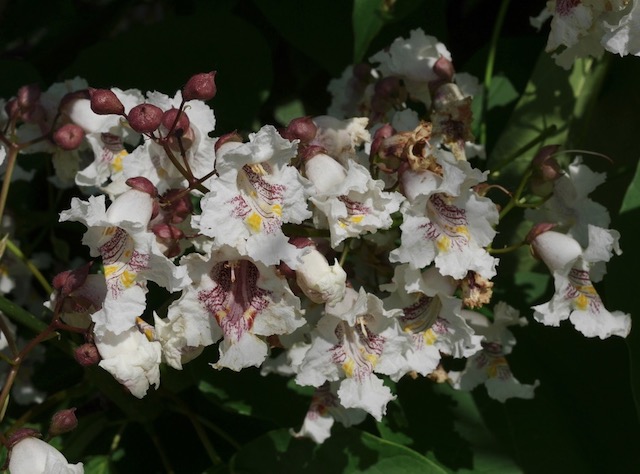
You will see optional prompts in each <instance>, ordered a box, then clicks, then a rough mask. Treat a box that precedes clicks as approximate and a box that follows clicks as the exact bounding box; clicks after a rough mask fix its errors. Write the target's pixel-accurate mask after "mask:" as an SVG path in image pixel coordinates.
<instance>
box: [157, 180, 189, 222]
mask: <svg viewBox="0 0 640 474" xmlns="http://www.w3.org/2000/svg"><path fill="white" fill-rule="evenodd" d="M178 195H180V197H177V196H178ZM162 198H163V200H164V201H165V202H167V203H168V204H167V205H165V206H164V207H163V211H164V212H165V214H166V215H170V216H171V217H170V218H169V221H170V222H171V223H172V224H179V223H180V222H182V221H183V220H185V218H186V217H187V216H189V215H191V213H192V212H193V204H192V203H191V199H190V198H189V195H188V194H185V193H184V189H170V190H168V191H167V192H166V193H164V195H163V196H162Z"/></svg>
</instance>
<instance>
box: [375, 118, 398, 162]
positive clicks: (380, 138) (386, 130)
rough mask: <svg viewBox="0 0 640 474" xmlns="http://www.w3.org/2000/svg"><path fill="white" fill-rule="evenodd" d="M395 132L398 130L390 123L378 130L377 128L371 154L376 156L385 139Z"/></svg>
mask: <svg viewBox="0 0 640 474" xmlns="http://www.w3.org/2000/svg"><path fill="white" fill-rule="evenodd" d="M394 133H396V131H395V130H394V129H393V127H392V126H391V125H389V124H388V123H386V124H384V125H383V126H382V127H380V128H379V129H378V130H376V133H375V134H374V135H373V140H372V142H371V156H376V155H377V154H378V150H379V149H380V147H381V146H382V144H383V143H384V141H385V140H386V139H387V138H389V137H390V136H392V135H393V134H394Z"/></svg>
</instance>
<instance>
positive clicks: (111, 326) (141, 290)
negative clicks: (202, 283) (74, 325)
mask: <svg viewBox="0 0 640 474" xmlns="http://www.w3.org/2000/svg"><path fill="white" fill-rule="evenodd" d="M152 207H153V200H152V198H151V196H149V195H148V194H146V193H144V192H141V191H138V190H135V189H130V190H129V191H127V192H125V193H124V194H122V195H120V196H119V197H118V198H117V199H116V200H115V201H114V202H113V203H112V204H111V205H110V206H109V209H106V205H105V196H98V197H94V196H91V197H89V200H88V201H81V200H80V199H77V198H74V199H73V200H72V201H71V209H68V210H66V211H63V212H62V213H61V214H60V221H61V222H62V221H79V222H82V223H83V224H84V225H85V226H87V228H88V230H87V232H86V233H85V234H84V237H83V238H82V243H84V244H85V245H87V246H88V247H89V248H90V251H91V255H92V256H101V257H102V263H103V265H104V278H105V279H106V284H107V294H106V297H105V300H104V302H103V304H102V308H101V309H100V310H98V311H97V312H96V313H94V314H93V315H92V319H93V322H94V323H95V327H94V332H95V334H96V336H98V337H101V336H102V334H104V332H105V331H107V330H108V331H110V332H112V333H114V334H120V333H121V332H123V331H126V330H128V329H130V328H132V327H133V326H134V325H135V318H136V317H138V316H140V315H141V314H142V312H143V311H144V309H145V295H146V292H147V289H146V282H147V280H151V281H155V282H156V283H158V284H159V285H160V286H163V287H165V288H167V289H168V290H169V291H175V290H178V289H180V288H182V287H183V286H184V285H186V284H188V282H189V278H188V276H187V275H186V271H185V269H184V268H181V267H176V266H175V265H174V264H173V263H172V262H171V261H170V260H169V259H167V258H166V257H165V256H164V255H163V254H162V253H161V251H160V249H159V248H158V244H157V243H156V238H155V235H154V234H153V233H151V232H149V231H148V230H147V225H148V223H149V220H150V219H151V213H152Z"/></svg>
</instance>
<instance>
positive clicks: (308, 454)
mask: <svg viewBox="0 0 640 474" xmlns="http://www.w3.org/2000/svg"><path fill="white" fill-rule="evenodd" d="M229 467H230V471H231V472H232V473H249V472H282V473H298V472H304V473H316V472H317V473H323V474H324V473H327V472H331V473H344V474H346V473H378V474H381V473H385V474H387V473H389V474H393V473H398V474H413V473H415V474H443V473H446V472H447V471H446V470H445V469H444V468H442V467H441V466H440V465H438V464H437V463H436V462H434V461H431V460H429V459H427V458H425V457H424V456H421V455H419V454H418V453H416V452H415V451H412V450H410V449H408V448H406V447H404V446H401V445H399V444H396V443H393V442H390V441H387V440H384V439H381V438H378V437H377V436H373V435H371V434H369V433H366V432H363V431H360V430H357V429H353V428H351V429H345V428H342V427H341V426H334V427H333V433H332V436H331V438H329V439H328V440H327V441H325V442H324V443H323V444H321V445H316V444H315V443H313V442H312V441H310V440H308V439H296V438H294V437H293V436H292V435H291V434H290V433H289V431H288V430H285V429H280V430H275V431H270V432H268V433H266V434H265V435H263V436H261V437H259V438H257V439H255V440H253V441H252V442H250V443H248V444H246V445H245V446H244V447H243V448H242V449H241V450H240V451H238V452H237V453H236V454H235V455H234V456H233V458H232V459H231V461H230V463H229Z"/></svg>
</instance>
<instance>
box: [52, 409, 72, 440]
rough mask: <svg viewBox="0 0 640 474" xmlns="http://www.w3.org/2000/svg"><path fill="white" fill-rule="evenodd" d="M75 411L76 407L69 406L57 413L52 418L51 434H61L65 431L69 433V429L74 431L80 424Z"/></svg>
mask: <svg viewBox="0 0 640 474" xmlns="http://www.w3.org/2000/svg"><path fill="white" fill-rule="evenodd" d="M75 411H76V409H75V408H68V409H66V410H60V411H59V412H57V413H55V414H54V415H53V417H52V418H51V425H50V426H49V434H50V435H51V436H59V435H61V434H64V433H68V432H69V431H73V430H74V429H75V428H76V426H78V419H77V418H76V414H75Z"/></svg>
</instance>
